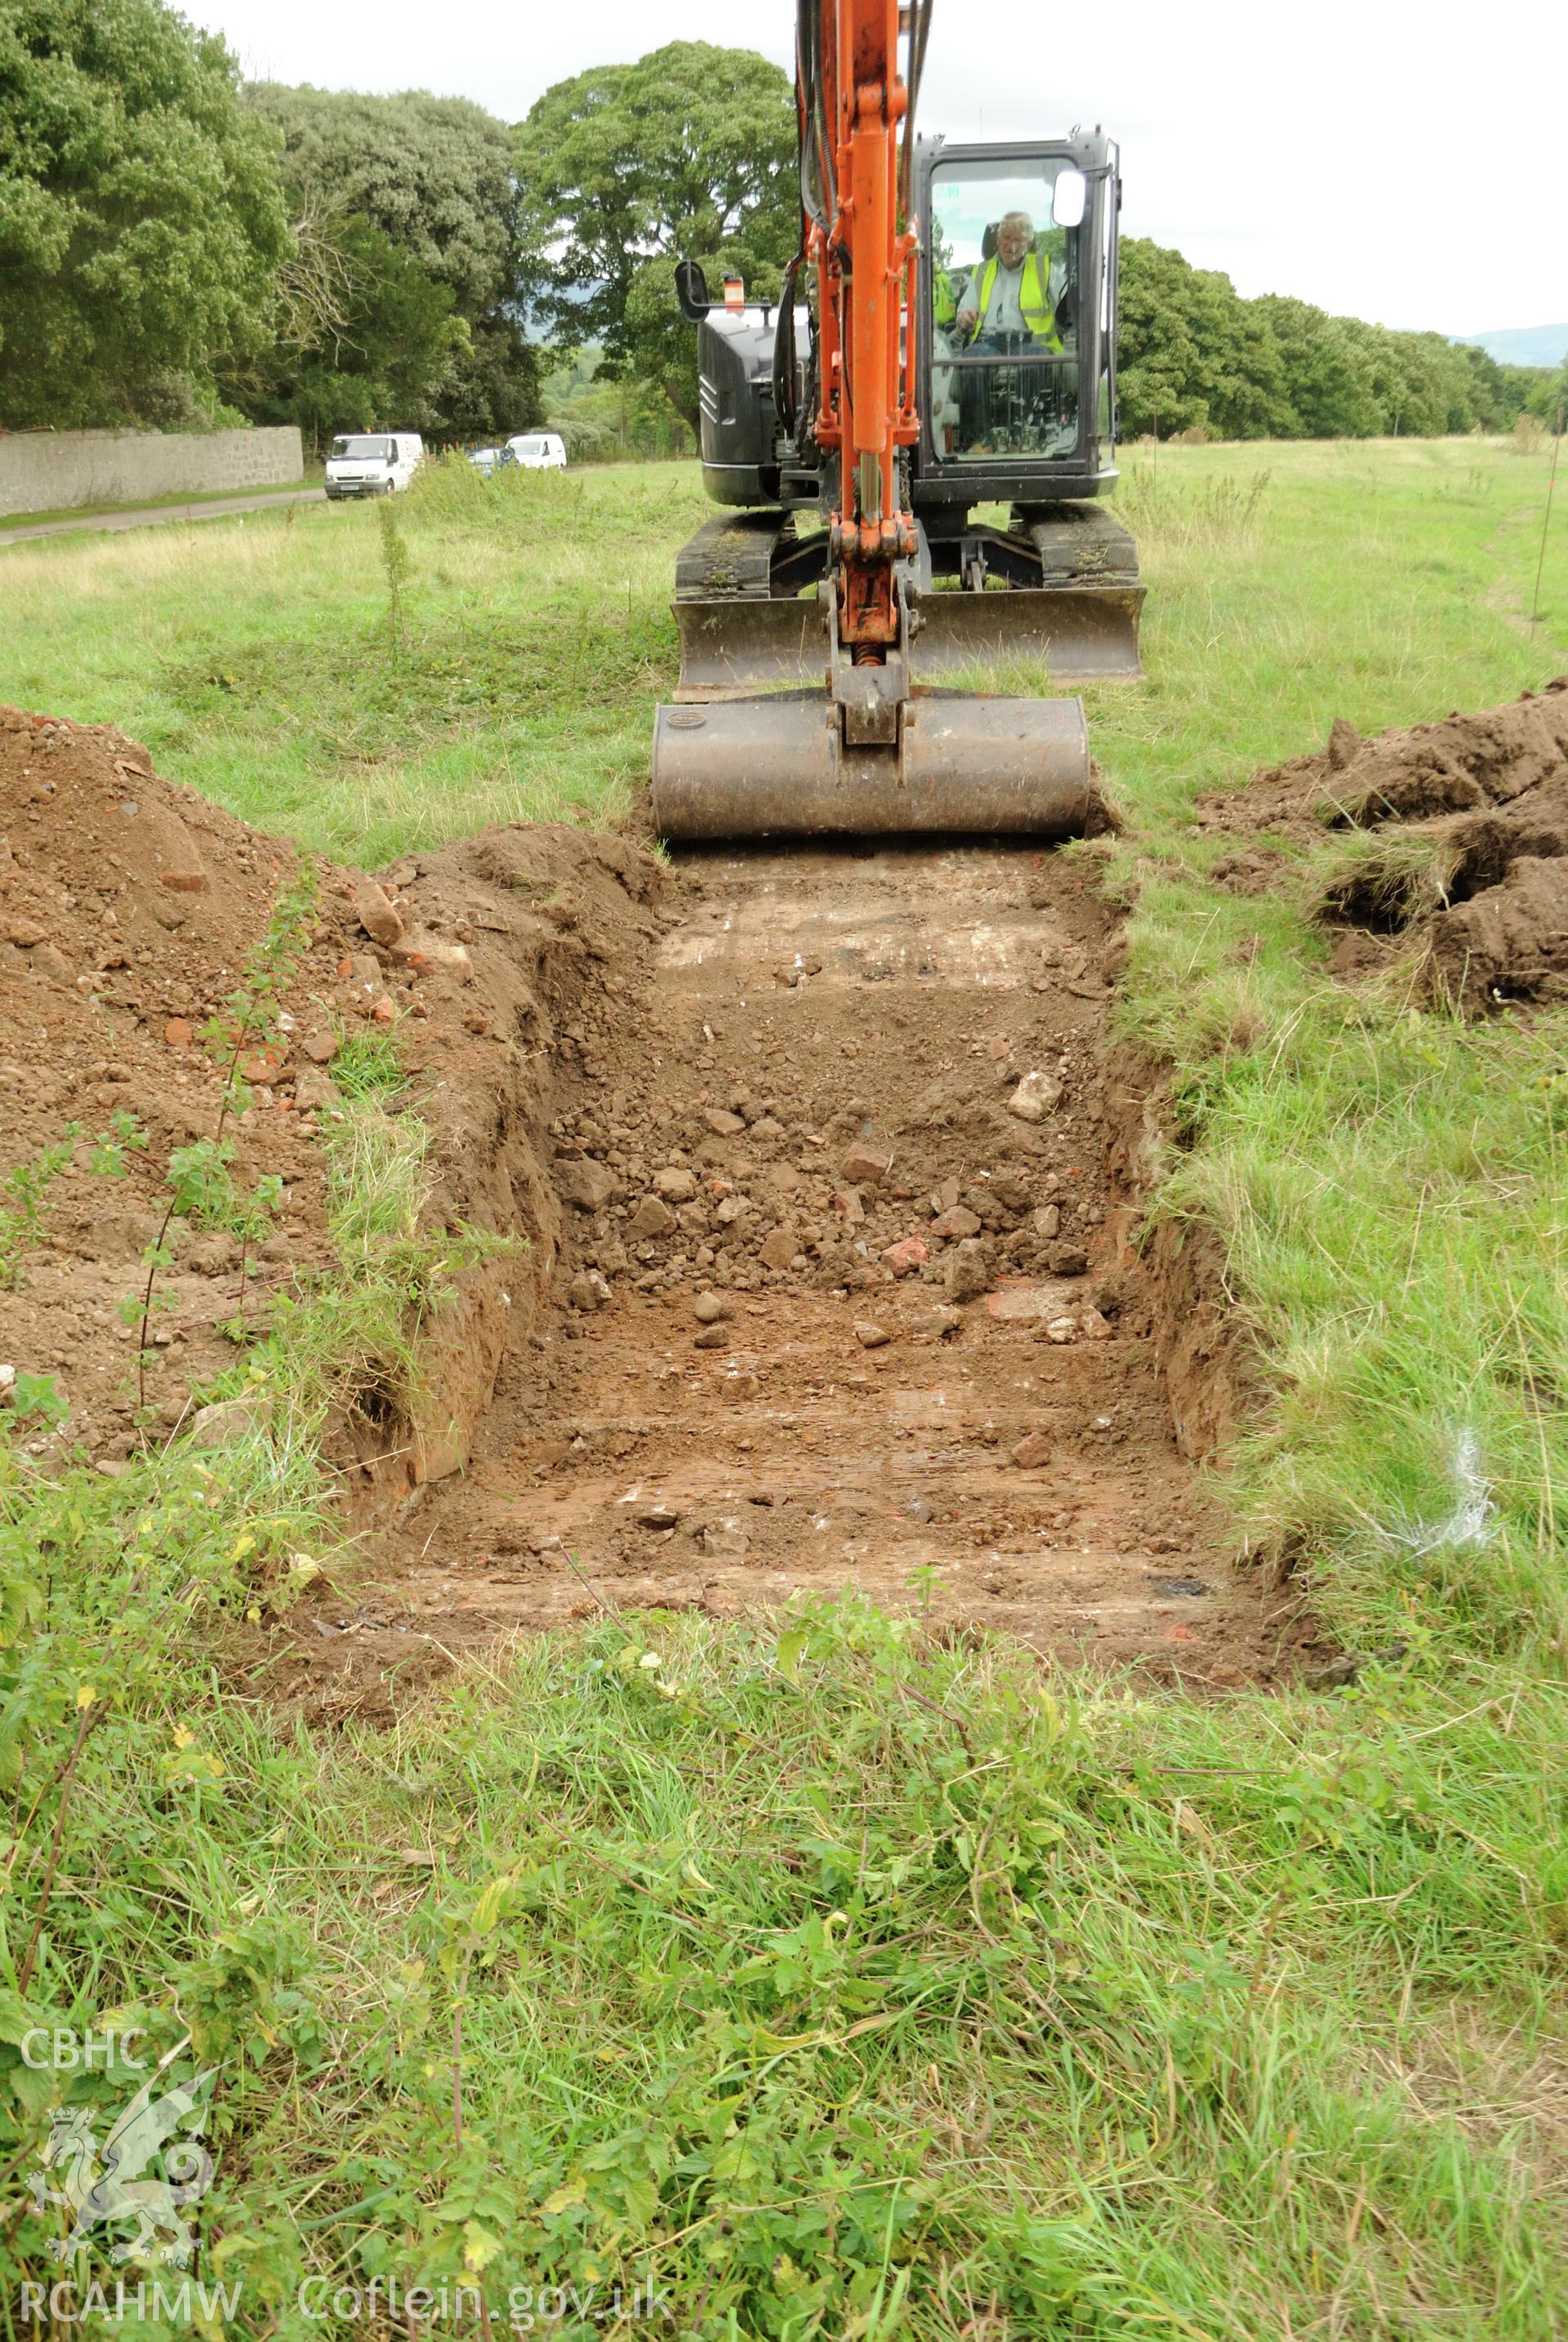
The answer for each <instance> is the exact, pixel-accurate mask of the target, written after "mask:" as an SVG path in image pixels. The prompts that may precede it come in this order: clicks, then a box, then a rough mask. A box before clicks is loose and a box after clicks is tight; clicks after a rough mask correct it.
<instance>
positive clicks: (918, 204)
mask: <svg viewBox="0 0 1568 2342" xmlns="http://www.w3.org/2000/svg"><path fill="white" fill-rule="evenodd" d="M931 5H932V0H907V4H906V5H902V6H901V5H899V0H799V11H798V18H797V41H796V99H797V107H798V115H799V134H800V184H801V213H802V219H801V227H802V234H801V245H800V250H799V252H798V254H797V255H796V257H795V259H794V261H793V262H792V263H791V265H790V266H789V268H788V269H787V270H786V271H785V275H784V285H783V289H782V293H781V295H780V298H779V300H778V301H777V302H776V303H771V302H769V303H755V302H754V303H750V304H748V302H747V301H746V298H745V295H744V287H743V286H741V285H739V284H738V283H736V282H734V281H733V280H731V281H727V282H726V285H725V287H724V300H723V301H722V302H718V301H714V300H713V299H712V298H711V297H710V295H709V293H708V288H707V285H706V283H705V281H704V276H703V273H702V271H701V269H700V268H699V267H698V266H697V265H695V264H694V263H691V262H683V263H682V265H681V267H680V269H679V270H678V271H677V291H678V295H679V298H680V302H681V306H682V308H683V310H684V313H685V315H687V316H688V317H690V318H692V319H693V320H694V322H695V323H696V324H697V325H698V328H699V333H698V364H699V376H700V391H701V400H702V454H703V468H704V482H705V485H706V486H707V489H708V492H709V494H710V495H712V496H713V498H714V501H715V502H717V503H719V504H721V505H724V506H725V507H726V510H725V512H724V515H723V516H722V517H720V518H718V519H715V520H714V521H712V522H710V523H709V524H708V525H706V527H704V529H703V530H701V531H700V532H699V533H698V535H697V536H696V537H695V538H694V539H693V540H692V542H691V544H689V545H687V546H686V547H685V549H684V552H683V554H682V555H681V556H680V560H679V563H678V565H677V572H676V598H675V605H674V608H675V616H676V619H677V623H678V626H679V629H680V636H681V650H682V666H681V678H680V683H679V686H678V687H677V691H676V696H675V700H674V704H673V705H671V706H664V707H661V708H660V709H659V710H658V712H657V716H656V719H655V727H654V818H655V821H656V823H657V825H658V826H659V828H660V830H661V831H662V833H663V834H664V836H668V837H671V838H724V837H735V836H779V835H791V834H794V835H797V836H798V835H814V834H822V833H832V832H854V833H868V832H879V831H881V832H913V831H931V830H946V831H964V830H968V831H977V830H978V831H992V832H1009V831H1011V832H1018V831H1026V832H1031V833H1034V834H1036V835H1040V836H1069V835H1073V834H1074V833H1077V832H1081V831H1083V830H1084V829H1085V828H1087V827H1093V826H1094V824H1095V820H1096V816H1097V800H1096V798H1095V796H1094V790H1093V786H1092V783H1091V778H1090V765H1089V748H1088V737H1087V732H1086V728H1085V725H1084V709H1083V703H1082V701H1081V700H1079V699H1077V698H1056V697H1040V698H1029V697H1022V696H1020V697H1001V696H987V695H985V694H984V693H979V694H976V693H973V692H966V691H964V690H963V689H962V688H953V687H950V686H944V685H943V683H942V681H941V678H942V677H944V676H954V677H961V676H963V674H964V672H965V670H969V669H973V668H975V667H983V666H994V665H995V664H997V663H998V662H1002V663H1013V662H1016V661H1018V660H1020V659H1022V660H1027V661H1029V662H1031V663H1034V664H1039V665H1043V666H1044V667H1045V668H1046V670H1047V672H1048V674H1049V676H1050V678H1051V682H1052V684H1053V685H1055V684H1058V683H1060V682H1064V681H1068V682H1083V681H1086V680H1094V681H1099V680H1104V679H1109V678H1113V677H1117V676H1136V675H1137V674H1138V673H1139V672H1140V669H1139V666H1138V656H1137V628H1138V618H1139V611H1140V606H1141V604H1142V600H1143V594H1144V588H1143V586H1141V585H1140V584H1139V583H1138V578H1137V561H1136V554H1135V551H1134V547H1133V544H1132V540H1131V538H1130V537H1129V536H1128V535H1127V534H1126V532H1125V530H1124V529H1122V528H1121V527H1120V526H1119V525H1117V524H1116V523H1115V522H1114V520H1113V519H1112V518H1111V516H1110V515H1109V514H1108V513H1107V512H1106V511H1105V509H1104V505H1102V504H1100V503H1098V502H1097V501H1096V500H1097V499H1098V498H1099V497H1101V496H1102V495H1104V491H1105V490H1106V489H1107V488H1108V487H1109V486H1110V485H1112V483H1113V482H1114V479H1115V476H1116V475H1115V471H1114V464H1113V462H1112V460H1111V459H1112V455H1113V453H1114V428H1115V425H1114V412H1115V288H1116V268H1115V255H1116V214H1117V210H1118V208H1119V204H1120V180H1119V175H1118V166H1117V161H1116V152H1115V149H1114V145H1113V144H1112V142H1110V141H1109V140H1107V139H1106V138H1105V137H1104V135H1103V133H1101V132H1099V131H1095V132H1094V133H1093V134H1084V133H1079V132H1074V133H1073V134H1071V135H1069V136H1067V137H1064V138H1060V139H1054V140H1048V141H1044V142H1040V143H1037V144H1012V145H992V146H977V145H947V144H946V143H945V142H944V141H942V140H940V139H937V140H931V141H926V140H918V141H917V140H916V139H915V137H914V101H915V97H916V95H917V94H918V90H919V86H920V79H921V72H922V67H923V65H924V55H925V47H926V42H927V38H928V35H929V29H930V20H931ZM901 43H902V44H904V62H903V64H902V65H901V61H900V45H901ZM803 280H804V284H805V287H806V292H807V297H806V298H804V299H801V298H799V297H798V295H799V291H800V288H801V286H802V283H803ZM922 385H923V386H924V396H921V395H917V392H918V391H919V389H920V388H921V386H922ZM998 503H1001V504H1004V505H1005V506H1006V507H1007V516H1006V520H1005V522H1004V524H1002V525H997V524H996V523H995V522H994V521H989V520H987V519H985V518H984V513H985V511H986V509H987V508H990V507H994V505H996V504H998ZM811 516H814V517H815V519H816V520H817V521H818V523H819V525H817V526H815V527H812V526H811V525H809V517H811ZM803 520H806V521H807V522H808V525H806V526H805V527H804V528H803V526H802V525H801V524H802V522H803Z"/></svg>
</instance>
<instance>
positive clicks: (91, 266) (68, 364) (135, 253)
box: [0, 0, 288, 428]
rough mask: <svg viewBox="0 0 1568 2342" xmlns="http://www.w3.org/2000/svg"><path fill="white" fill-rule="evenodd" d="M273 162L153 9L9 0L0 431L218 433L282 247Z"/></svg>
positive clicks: (203, 49)
mask: <svg viewBox="0 0 1568 2342" xmlns="http://www.w3.org/2000/svg"><path fill="white" fill-rule="evenodd" d="M275 145H276V141H275V137H274V135H272V134H271V133H270V132H269V130H268V129H267V127H266V125H265V123H263V122H261V121H259V120H257V119H256V118H255V116H254V115H248V114H246V112H245V109H244V108H243V106H242V105H241V102H240V96H239V75H238V69H237V67H236V65H235V61H234V59H233V58H232V57H231V56H230V55H229V53H228V51H227V49H226V48H225V45H224V44H223V42H222V41H221V40H220V39H218V38H217V37H216V35H213V34H209V33H204V32H200V31H197V30H195V28H193V27H192V26H191V25H187V24H186V23H185V20H184V18H183V17H180V16H176V15H174V14H172V12H171V11H170V10H169V9H167V8H165V7H164V6H162V5H160V0H0V424H4V425H8V426H10V427H12V428H25V427H27V426H28V425H41V424H54V425H67V426H69V425H91V424H103V423H125V422H146V423H164V424H168V423H179V422H191V421H200V420H204V419H210V418H211V417H212V416H213V415H214V413H215V408H216V403H217V395H216V391H215V385H214V378H213V372H212V362H213V360H214V358H215V356H216V355H219V354H221V353H225V352H236V351H245V350H246V349H248V348H254V347H255V345H257V344H258V342H260V341H261V340H262V339H263V338H264V337H265V318H266V314H267V310H268V305H269V297H270V293H271V287H272V284H273V280H274V276H275V271H276V270H277V268H278V266H279V264H280V263H281V262H282V261H283V259H284V258H285V254H286V252H287V249H288V228H287V223H286V219H285V210H284V205H283V200H282V197H281V195H280V194H279V191H278V187H277V183H276V176H275V166H274V152H275Z"/></svg>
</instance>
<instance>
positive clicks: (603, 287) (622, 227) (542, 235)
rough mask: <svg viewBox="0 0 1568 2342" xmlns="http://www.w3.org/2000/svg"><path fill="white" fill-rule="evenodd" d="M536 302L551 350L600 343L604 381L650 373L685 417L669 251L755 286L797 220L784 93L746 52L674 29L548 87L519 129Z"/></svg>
mask: <svg viewBox="0 0 1568 2342" xmlns="http://www.w3.org/2000/svg"><path fill="white" fill-rule="evenodd" d="M517 172H518V177H519V179H520V181H521V183H522V186H523V194H524V207H525V218H526V224H527V226H526V233H527V239H528V243H529V245H530V247H531V250H532V252H533V254H534V310H535V312H536V314H537V315H538V316H539V318H540V319H541V321H542V322H543V323H544V325H545V326H546V328H547V329H548V331H549V332H550V334H551V335H552V338H553V339H554V341H555V342H556V344H557V345H559V346H561V347H563V348H568V349H569V348H577V347H581V346H582V345H584V344H587V343H596V344H598V345H599V346H600V347H601V348H602V350H603V352H604V365H603V368H602V371H603V374H604V376H605V378H606V379H613V378H614V377H615V376H616V375H620V374H622V373H626V374H630V375H634V376H636V377H639V378H641V379H643V380H644V381H649V382H655V383H658V384H661V385H663V387H664V391H665V393H666V395H667V396H668V397H669V399H670V401H671V403H672V405H674V407H675V409H676V411H677V412H678V413H679V414H681V415H684V417H685V419H686V421H687V422H688V423H689V424H691V425H692V426H693V427H695V425H696V421H697V385H696V335H695V333H694V329H693V328H692V327H691V326H689V325H686V324H685V322H684V319H683V318H682V317H681V315H680V313H679V311H678V309H677V308H676V306H675V300H674V264H675V261H676V260H677V259H679V258H691V259H694V260H700V261H702V262H703V263H704V266H706V267H707V268H708V269H709V271H710V273H713V272H714V271H715V270H717V271H723V270H725V269H729V270H734V271H735V272H736V273H738V274H739V275H743V276H744V277H745V278H746V279H747V281H748V283H749V284H751V285H754V287H755V288H756V289H757V290H758V291H759V292H761V293H764V294H776V292H777V289H778V281H779V274H780V271H781V270H782V268H783V266H784V263H785V262H786V261H787V260H788V259H789V257H790V255H791V254H792V253H793V252H794V249H795V246H796V243H797V241H798V238H799V232H800V198H799V191H798V183H797V179H796V168H795V106H794V90H793V88H792V86H791V85H790V82H789V80H788V78H787V76H786V75H784V74H783V73H782V72H781V71H780V70H779V68H778V66H777V65H770V64H769V62H768V60H767V59H766V58H765V57H761V56H758V55H755V54H754V52H753V51H751V50H750V49H721V48H715V47H714V46H713V45H710V44H709V43H707V42H705V41H672V42H671V43H670V44H669V45H668V46H667V47H665V48H662V49H656V50H654V53H653V54H652V55H649V56H645V57H641V58H639V59H638V61H637V63H636V64H635V65H600V66H595V67H594V68H593V69H592V70H591V71H589V72H587V73H584V74H578V75H576V76H575V77H574V79H573V80H571V81H564V82H557V83H556V85H554V88H552V89H547V90H546V91H545V93H544V96H543V97H541V98H540V99H539V100H538V102H537V104H536V105H534V108H533V110H532V111H531V113H530V114H529V115H528V118H527V120H526V122H525V123H524V125H523V127H522V130H521V132H520V134H519V139H518V147H517Z"/></svg>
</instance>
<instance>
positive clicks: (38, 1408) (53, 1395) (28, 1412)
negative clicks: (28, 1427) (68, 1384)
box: [4, 1371, 71, 1425]
mask: <svg viewBox="0 0 1568 2342" xmlns="http://www.w3.org/2000/svg"><path fill="white" fill-rule="evenodd" d="M4 1395H5V1396H6V1397H7V1398H8V1399H9V1402H10V1408H11V1415H12V1418H13V1420H14V1421H15V1422H16V1423H30V1422H31V1421H32V1419H33V1417H34V1416H37V1417H38V1418H39V1420H40V1421H41V1422H43V1423H46V1424H50V1425H53V1424H56V1423H64V1422H65V1417H66V1416H68V1415H69V1414H70V1412H71V1409H70V1406H69V1405H68V1404H67V1402H66V1401H65V1399H63V1398H62V1397H61V1396H60V1392H59V1387H58V1386H57V1385H56V1383H55V1377H54V1376H53V1375H28V1374H22V1373H18V1372H15V1371H13V1373H12V1375H11V1377H10V1380H9V1382H8V1383H7V1385H6V1389H5V1394H4Z"/></svg>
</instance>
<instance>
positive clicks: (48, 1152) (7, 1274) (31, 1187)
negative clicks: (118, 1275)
mask: <svg viewBox="0 0 1568 2342" xmlns="http://www.w3.org/2000/svg"><path fill="white" fill-rule="evenodd" d="M81 1136H82V1126H81V1124H80V1123H79V1122H68V1123H67V1124H66V1125H65V1128H64V1129H63V1130H62V1132H61V1133H60V1136H59V1137H58V1138H56V1139H55V1140H53V1141H52V1142H51V1144H50V1145H49V1146H41V1147H40V1148H39V1150H38V1152H37V1154H36V1155H35V1156H30V1157H29V1158H28V1160H27V1161H26V1162H25V1163H16V1164H14V1165H13V1166H12V1167H11V1169H10V1170H9V1171H7V1172H6V1174H5V1177H4V1178H3V1179H0V1291H10V1292H15V1289H16V1287H17V1286H19V1285H20V1284H21V1282H22V1257H23V1255H24V1254H25V1253H28V1252H31V1251H33V1250H34V1249H35V1247H36V1246H39V1245H41V1244H42V1243H43V1242H44V1215H45V1209H46V1207H47V1205H48V1200H49V1190H50V1188H51V1187H52V1186H54V1184H55V1180H56V1179H57V1178H58V1177H59V1176H60V1174H61V1173H62V1171H64V1170H65V1168H66V1167H67V1166H68V1165H69V1164H70V1162H71V1160H72V1158H73V1156H75V1151H76V1145H77V1141H78V1140H79V1139H80V1137H81ZM146 1143H147V1139H146V1134H145V1131H143V1130H140V1129H138V1127H137V1125H136V1117H135V1115H134V1114H127V1113H126V1112H125V1109H124V1108H123V1107H122V1108H121V1110H120V1111H119V1112H118V1113H116V1114H115V1115H113V1116H111V1117H110V1120H109V1127H108V1129H107V1130H105V1131H100V1133H99V1134H98V1136H97V1137H96V1138H95V1140H94V1141H93V1152H92V1156H91V1158H90V1161H89V1164H88V1168H89V1169H90V1170H92V1171H94V1172H95V1173H96V1174H97V1176H99V1177H100V1178H105V1179H123V1178H124V1177H125V1168H126V1162H127V1158H128V1157H129V1156H131V1155H132V1154H133V1153H134V1152H135V1150H136V1149H137V1148H139V1147H143V1146H145V1145H146Z"/></svg>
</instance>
